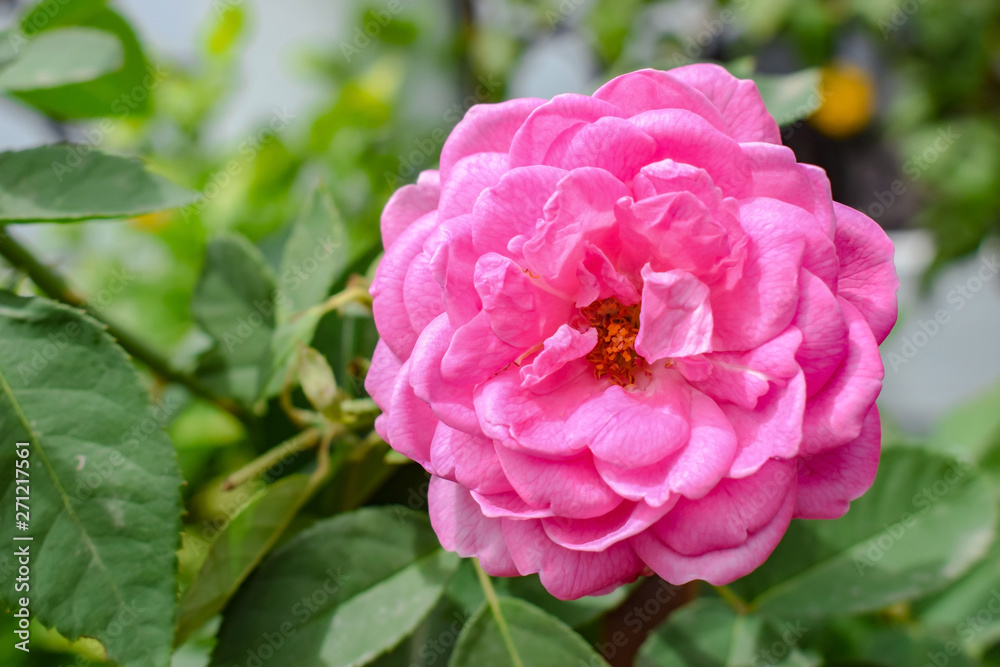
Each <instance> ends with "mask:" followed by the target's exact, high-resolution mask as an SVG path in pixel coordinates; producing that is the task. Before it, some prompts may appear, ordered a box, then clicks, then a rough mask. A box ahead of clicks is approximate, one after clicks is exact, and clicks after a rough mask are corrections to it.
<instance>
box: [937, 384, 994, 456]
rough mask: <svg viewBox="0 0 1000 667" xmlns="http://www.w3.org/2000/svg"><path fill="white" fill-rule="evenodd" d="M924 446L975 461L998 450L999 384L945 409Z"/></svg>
mask: <svg viewBox="0 0 1000 667" xmlns="http://www.w3.org/2000/svg"><path fill="white" fill-rule="evenodd" d="M924 446H925V447H926V448H927V449H930V450H931V451H934V452H937V453H940V454H943V455H946V456H954V457H955V458H958V459H962V460H963V461H971V462H973V463H977V464H980V463H984V462H987V461H989V460H991V458H992V457H994V456H996V455H997V454H1000V385H998V386H996V387H994V388H993V389H992V390H990V391H986V392H984V393H983V394H981V395H978V396H976V397H975V398H974V399H972V400H971V401H969V402H967V403H963V404H962V405H961V406H959V407H958V408H956V409H955V410H953V411H952V412H950V413H948V415H946V416H945V417H944V419H942V420H941V421H940V422H939V423H938V425H937V428H936V429H935V430H934V433H933V434H931V436H930V437H929V438H928V439H927V442H926V443H925V444H924Z"/></svg>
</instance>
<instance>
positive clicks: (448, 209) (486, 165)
mask: <svg viewBox="0 0 1000 667" xmlns="http://www.w3.org/2000/svg"><path fill="white" fill-rule="evenodd" d="M505 173H507V154H506V153H475V154H473V155H469V156H468V157H464V158H462V159H461V160H459V161H458V162H457V163H455V165H454V167H453V168H452V170H451V174H450V176H449V177H448V179H447V180H445V181H443V184H442V187H441V203H440V204H438V217H439V218H440V219H441V220H447V219H449V218H454V217H455V216H457V215H464V214H466V213H472V206H473V204H475V203H476V198H477V197H479V194H480V193H481V192H482V191H483V190H485V189H487V188H491V187H493V186H494V185H496V184H497V183H498V182H499V181H500V178H501V177H502V176H503V175H504V174H505Z"/></svg>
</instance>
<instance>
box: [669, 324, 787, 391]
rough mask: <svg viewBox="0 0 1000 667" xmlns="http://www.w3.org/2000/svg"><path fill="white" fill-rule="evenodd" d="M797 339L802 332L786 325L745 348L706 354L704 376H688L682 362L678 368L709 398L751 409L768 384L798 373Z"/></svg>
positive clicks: (768, 388) (778, 383)
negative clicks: (706, 368) (779, 330)
mask: <svg viewBox="0 0 1000 667" xmlns="http://www.w3.org/2000/svg"><path fill="white" fill-rule="evenodd" d="M801 342H802V333H801V332H800V331H798V330H797V329H795V328H794V327H789V328H788V329H785V331H783V332H782V333H781V334H779V335H778V336H775V337H774V338H772V339H771V340H769V341H768V342H766V343H764V344H763V345H761V346H760V347H757V348H754V349H753V350H750V351H748V352H715V353H713V354H709V355H706V356H705V362H706V363H707V364H708V368H709V373H708V375H707V377H703V378H702V377H691V376H689V375H688V371H687V368H688V367H687V366H686V365H682V366H681V372H682V373H683V374H684V375H685V377H688V380H689V381H690V382H691V384H692V385H693V386H694V387H697V388H698V389H700V390H701V391H703V392H705V393H706V394H708V395H709V396H711V397H712V398H714V399H716V400H719V401H728V402H729V403H734V404H736V405H738V406H740V407H742V408H746V409H747V410H752V409H754V408H755V407H756V406H757V400H758V399H759V398H760V397H761V396H763V395H764V394H766V393H767V392H769V391H770V390H771V385H772V384H774V385H778V386H784V385H785V380H787V379H789V378H791V377H794V376H795V374H796V373H798V371H799V366H798V364H797V363H796V356H795V353H796V350H798V349H799V345H800V343H801ZM698 370H699V371H700V370H701V369H698ZM700 375H701V374H700V373H699V376H700Z"/></svg>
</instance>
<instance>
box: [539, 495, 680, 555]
mask: <svg viewBox="0 0 1000 667" xmlns="http://www.w3.org/2000/svg"><path fill="white" fill-rule="evenodd" d="M674 501H675V502H676V497H675V498H674ZM671 506H672V504H671V503H667V504H664V505H661V506H660V507H650V506H649V505H647V504H646V503H644V502H638V503H630V502H625V503H622V504H621V505H619V506H618V507H616V508H615V509H613V510H611V511H610V512H608V513H607V514H605V515H603V516H598V517H594V518H592V519H570V518H568V517H564V516H553V517H549V518H546V519H542V528H544V529H545V534H546V535H548V536H549V538H550V539H551V540H552V541H553V542H555V543H556V544H558V545H560V546H563V547H566V548H567V549H573V550H575V551H604V550H606V549H607V548H608V547H610V546H612V545H613V544H617V543H618V542H621V541H622V540H626V539H628V538H630V537H632V536H633V535H635V534H637V533H640V532H642V531H644V530H646V529H647V528H649V527H650V526H652V525H653V524H654V523H656V522H657V521H659V520H660V519H661V518H663V515H664V514H666V513H667V512H668V511H670V508H671Z"/></svg>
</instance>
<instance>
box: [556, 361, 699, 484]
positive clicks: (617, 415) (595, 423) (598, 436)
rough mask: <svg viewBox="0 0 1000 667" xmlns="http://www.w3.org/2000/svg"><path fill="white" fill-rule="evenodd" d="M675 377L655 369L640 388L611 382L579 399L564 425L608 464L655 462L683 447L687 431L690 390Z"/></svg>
mask: <svg viewBox="0 0 1000 667" xmlns="http://www.w3.org/2000/svg"><path fill="white" fill-rule="evenodd" d="M675 376H676V374H666V373H657V374H656V375H654V377H653V381H652V382H651V383H650V384H649V386H648V387H646V389H645V390H643V391H630V390H625V389H623V388H622V387H619V386H618V385H611V386H610V387H608V388H607V389H605V390H604V392H602V393H601V394H599V395H597V396H595V397H593V398H591V399H590V400H588V401H587V402H586V403H584V404H583V405H582V406H581V407H580V409H579V410H577V411H576V412H575V413H574V414H573V416H572V417H570V418H569V420H568V421H567V423H566V428H567V429H568V430H570V431H572V432H576V433H579V434H581V437H583V438H585V439H588V440H589V441H590V451H592V452H593V453H594V456H595V457H597V458H598V459H600V460H602V461H607V462H608V463H611V464H612V465H616V466H620V467H623V468H640V467H643V466H647V465H650V464H652V463H656V462H657V461H659V460H661V459H663V458H665V457H666V456H668V455H670V454H671V453H672V452H674V451H676V450H677V449H678V448H680V447H683V446H684V444H685V443H686V442H687V441H688V437H690V434H691V430H690V424H689V423H688V415H689V410H690V406H691V398H690V391H689V389H688V387H687V385H686V384H685V383H683V382H682V381H680V380H679V378H677V377H675ZM583 434H586V435H583Z"/></svg>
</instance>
